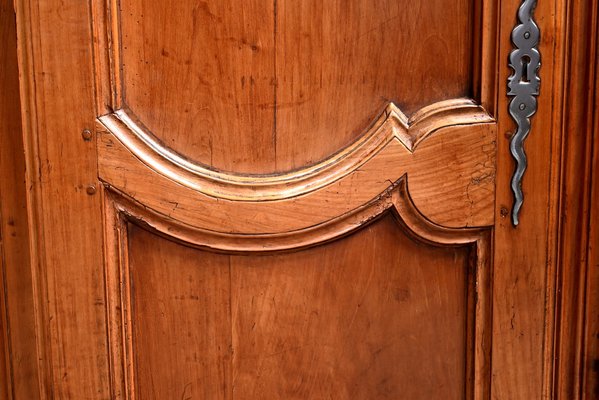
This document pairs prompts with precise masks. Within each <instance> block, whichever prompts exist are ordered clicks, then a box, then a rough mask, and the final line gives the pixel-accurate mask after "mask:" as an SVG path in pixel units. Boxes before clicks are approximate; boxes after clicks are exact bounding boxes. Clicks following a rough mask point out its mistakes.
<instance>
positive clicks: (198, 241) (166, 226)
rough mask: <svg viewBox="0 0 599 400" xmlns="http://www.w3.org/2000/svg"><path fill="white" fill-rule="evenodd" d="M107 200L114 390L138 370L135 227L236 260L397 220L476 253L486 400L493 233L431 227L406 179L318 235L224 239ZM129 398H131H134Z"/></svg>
mask: <svg viewBox="0 0 599 400" xmlns="http://www.w3.org/2000/svg"><path fill="white" fill-rule="evenodd" d="M101 193H102V196H103V198H104V201H103V203H104V218H105V220H106V223H105V224H104V226H105V242H104V243H105V254H106V257H107V261H106V265H107V270H106V291H107V298H108V301H107V312H108V328H109V335H110V343H114V344H115V345H114V346H111V349H110V363H111V371H112V372H111V373H112V374H113V378H114V379H113V382H114V386H113V390H114V391H115V392H116V393H119V394H121V395H126V394H127V393H129V394H131V391H133V390H134V385H133V381H134V378H133V377H134V369H133V363H132V362H130V360H132V356H133V348H132V340H131V338H132V332H131V324H130V323H128V322H126V321H129V318H130V311H129V309H130V306H129V305H130V304H131V298H130V292H129V287H130V286H129V285H130V282H129V272H128V270H129V266H128V264H129V263H128V253H127V252H128V250H127V249H128V235H127V226H128V223H130V222H132V223H136V224H139V225H142V226H144V227H145V228H147V229H149V230H150V231H153V232H154V233H157V234H159V235H162V236H165V237H167V238H169V239H173V240H175V241H179V242H181V243H183V244H186V245H192V246H195V247H199V248H207V249H209V250H212V251H224V252H228V253H230V252H235V253H240V252H241V253H248V252H251V253H255V252H258V253H260V252H272V251H284V250H295V249H302V248H307V247H310V246H313V245H316V244H319V243H324V242H327V241H331V240H335V239H338V238H342V237H344V236H345V235H348V234H351V233H353V232H354V231H356V230H358V229H360V228H362V227H364V226H365V225H366V224H367V223H369V222H370V221H374V220H375V219H376V218H378V217H380V216H381V215H383V214H385V213H387V212H392V213H393V215H394V216H395V217H396V220H397V222H398V224H399V225H400V227H398V229H400V228H401V227H403V228H404V231H405V232H406V233H407V234H409V235H410V236H412V237H414V238H415V239H416V240H419V241H422V242H425V243H428V244H430V245H436V246H438V245H444V246H468V245H472V246H473V250H472V262H471V268H472V270H470V271H468V273H467V275H468V279H469V282H470V284H469V286H470V287H472V288H473V290H474V293H473V294H472V296H468V310H469V312H468V321H469V322H468V325H469V327H471V328H470V329H468V333H467V336H468V338H467V347H468V354H473V357H468V360H467V366H466V368H467V371H468V372H467V376H466V387H467V393H468V397H469V398H472V399H474V400H484V399H486V398H487V397H488V393H489V391H490V353H491V307H492V305H491V298H492V285H491V277H492V263H491V257H490V251H491V235H492V233H491V229H489V228H466V229H451V228H446V227H441V226H439V225H436V224H434V223H432V222H430V221H429V220H428V219H426V217H425V216H424V215H422V214H421V213H420V212H419V211H418V209H417V208H416V206H415V204H414V202H413V201H412V199H411V197H410V195H409V192H408V185H407V177H402V178H401V179H400V180H399V181H398V182H396V184H394V185H393V186H392V187H390V188H389V190H387V191H385V192H384V193H382V194H381V196H379V197H378V198H377V199H374V200H373V201H371V202H369V203H368V204H367V205H365V206H363V207H360V208H359V209H356V210H354V211H353V212H350V213H348V214H347V215H344V216H341V217H340V218H337V219H335V220H332V221H328V222H327V223H325V224H322V226H315V227H312V228H310V231H311V232H307V231H306V230H303V231H296V232H288V233H286V234H284V235H223V234H219V233H214V232H209V231H205V230H201V229H195V228H191V227H188V226H183V225H180V224H174V225H173V224H170V223H168V222H166V221H165V220H164V218H163V216H161V215H157V214H154V212H153V211H151V210H149V209H147V208H145V207H144V206H143V205H141V204H139V203H137V202H135V201H134V200H132V199H128V198H127V197H126V196H124V195H123V194H121V193H118V192H116V191H114V190H113V189H111V188H107V189H106V188H105V189H103V190H102V192H101ZM127 397H128V396H127Z"/></svg>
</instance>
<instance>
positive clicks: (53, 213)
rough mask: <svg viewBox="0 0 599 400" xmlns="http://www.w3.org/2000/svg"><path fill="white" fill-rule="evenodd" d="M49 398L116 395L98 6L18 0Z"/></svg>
mask: <svg viewBox="0 0 599 400" xmlns="http://www.w3.org/2000/svg"><path fill="white" fill-rule="evenodd" d="M14 3H15V8H16V15H17V34H18V35H17V36H18V44H19V50H18V51H19V72H20V74H21V78H20V87H21V98H22V99H23V101H22V104H21V109H22V115H23V139H24V148H25V154H26V166H27V174H26V187H27V190H28V191H27V208H28V212H29V215H28V217H29V221H28V230H29V235H30V240H31V268H32V282H33V294H34V312H35V315H36V321H35V322H36V346H37V348H38V354H37V360H36V368H37V370H38V373H39V375H40V376H39V387H40V391H41V393H40V396H41V398H43V399H48V398H51V399H105V398H109V396H110V388H109V379H108V377H109V374H108V349H107V340H106V338H107V333H106V317H105V307H106V305H105V288H104V268H103V254H102V225H101V224H100V223H99V221H101V219H102V209H101V204H100V197H99V196H90V195H88V194H86V190H85V188H86V186H87V185H90V184H94V185H97V175H98V174H97V155H96V152H95V148H94V146H93V145H92V142H86V141H84V140H83V139H82V137H81V131H82V130H83V129H84V128H89V129H91V130H93V121H94V119H95V116H96V112H95V110H94V104H95V101H94V79H93V62H92V48H91V45H90V38H91V24H90V21H89V20H88V19H87V17H86V16H89V15H90V8H89V7H90V5H89V4H88V3H86V2H69V3H60V2H53V1H48V2H29V1H27V0H17V1H15V2H14Z"/></svg>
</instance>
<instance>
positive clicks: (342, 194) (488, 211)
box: [98, 99, 495, 234]
mask: <svg viewBox="0 0 599 400" xmlns="http://www.w3.org/2000/svg"><path fill="white" fill-rule="evenodd" d="M100 121H101V125H100V126H99V128H98V130H99V131H100V134H99V138H98V156H99V163H98V166H99V175H100V179H101V180H102V181H103V182H105V184H107V185H109V186H111V187H113V188H114V189H116V190H118V191H120V192H122V193H123V194H125V195H128V196H129V197H131V198H133V199H135V200H136V201H138V202H140V203H141V204H143V205H144V206H146V207H148V208H150V209H152V210H153V211H154V212H156V213H158V214H160V215H163V216H164V218H166V219H168V220H169V221H171V222H177V223H179V224H183V225H188V226H191V227H194V228H199V229H204V230H211V231H215V232H221V233H236V234H283V233H286V232H293V231H301V230H306V229H308V228H311V227H313V226H317V225H321V224H324V223H326V222H327V221H330V220H333V219H336V218H339V217H341V216H342V215H345V214H347V213H349V212H352V211H353V210H356V209H359V208H360V207H364V206H365V205H366V204H368V203H369V202H371V201H373V199H375V198H377V197H378V196H380V195H381V193H384V192H385V191H388V190H389V189H390V188H392V187H393V186H394V185H395V184H396V182H397V181H398V180H399V179H400V178H401V177H402V176H404V175H406V174H407V175H408V176H409V178H410V194H411V196H412V198H413V200H414V202H415V204H416V205H417V207H418V208H419V209H420V211H421V212H423V213H424V214H425V215H427V218H429V219H431V220H432V221H433V222H435V223H437V224H440V225H445V226H449V227H466V226H488V225H491V224H492V223H493V214H494V213H493V204H494V203H493V202H494V196H493V193H494V190H495V188H494V174H495V171H494V168H495V161H494V160H495V130H494V126H495V125H494V124H492V123H491V122H492V121H493V120H492V118H491V117H490V116H489V115H488V114H486V113H485V111H484V110H483V109H482V108H481V107H480V106H478V105H476V104H475V103H474V102H473V101H471V100H467V99H459V100H451V101H444V102H441V103H437V104H435V105H433V106H430V107H426V108H424V109H422V110H421V111H420V112H418V113H417V114H415V116H414V117H413V118H411V119H408V118H406V117H405V115H404V114H403V113H401V111H399V110H398V109H397V108H396V107H395V106H393V105H390V106H389V107H388V108H387V110H386V111H385V112H384V113H383V115H381V116H380V118H378V119H377V121H376V122H375V123H374V124H373V126H372V128H371V129H370V130H369V131H368V132H367V133H366V134H365V135H364V136H363V137H361V138H360V139H359V140H358V141H356V142H355V143H354V144H352V145H350V146H349V147H348V148H346V149H344V150H342V151H341V152H339V153H337V154H335V155H333V156H332V157H330V158H329V159H327V160H325V161H323V162H322V163H319V164H317V165H314V166H310V167H307V168H304V169H300V170H297V171H294V172H291V173H287V174H281V175H270V176H264V175H263V176H252V175H235V174H227V173H222V172H218V171H214V170H210V169H209V168H206V167H204V166H200V165H198V164H194V163H192V162H190V161H187V160H185V159H184V158H183V157H182V156H180V155H177V154H176V153H174V152H172V151H170V150H169V149H167V148H166V147H164V146H162V145H160V143H159V142H158V141H157V140H156V139H155V138H153V137H152V136H151V135H150V134H148V133H146V132H144V131H143V130H142V129H141V128H140V127H139V125H138V124H137V123H135V122H134V121H133V120H132V119H131V118H129V117H128V115H127V114H126V113H125V112H117V113H115V114H111V115H108V116H105V117H102V118H101V119H100ZM432 176H435V177H436V178H437V179H434V180H431V177H432ZM439 177H441V178H443V179H439ZM439 182H441V183H439ZM355 188H359V189H360V190H355Z"/></svg>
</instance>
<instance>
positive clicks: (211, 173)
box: [99, 98, 493, 201]
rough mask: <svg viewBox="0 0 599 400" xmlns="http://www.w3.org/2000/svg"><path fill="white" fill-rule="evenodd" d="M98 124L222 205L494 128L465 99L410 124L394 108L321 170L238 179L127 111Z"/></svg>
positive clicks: (307, 187)
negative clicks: (445, 137) (449, 135)
mask: <svg viewBox="0 0 599 400" xmlns="http://www.w3.org/2000/svg"><path fill="white" fill-rule="evenodd" d="M99 120H100V121H101V122H102V124H103V125H104V127H105V129H107V130H108V131H109V132H111V133H112V134H113V135H114V136H115V137H116V138H117V139H118V140H119V141H120V142H121V143H122V144H123V145H124V146H125V147H126V148H127V149H128V150H129V151H131V153H133V154H134V155H135V156H136V157H137V158H138V159H140V160H141V161H142V162H143V163H144V164H145V165H147V166H148V167H150V168H151V169H152V170H154V171H156V172H158V173H160V174H163V175H165V176H167V177H168V178H170V179H172V180H173V181H175V182H177V183H179V184H181V185H183V186H186V187H188V188H191V189H194V190H197V191H199V192H201V193H204V194H206V195H208V196H214V197H219V198H222V199H228V200H256V199H260V200H264V201H265V200H280V199H286V198H290V197H294V196H298V195H303V194H306V193H309V192H311V191H313V190H317V189H319V188H322V187H323V186H326V185H328V184H330V183H331V182H334V181H336V180H338V179H340V178H342V177H344V176H346V175H347V174H349V173H350V172H352V171H354V170H356V169H357V168H359V167H360V165H362V164H363V163H364V162H366V161H368V160H369V159H370V158H371V157H372V156H373V155H374V154H376V153H377V152H379V151H380V150H381V149H382V148H383V147H385V146H386V145H387V144H388V142H389V141H391V140H393V139H394V138H396V139H398V140H399V141H400V142H401V143H402V144H403V145H404V146H405V148H406V149H407V150H408V151H409V152H411V153H412V152H414V150H415V149H416V147H417V146H418V144H419V143H420V142H421V141H422V140H424V139H425V138H426V137H427V136H429V135H430V134H432V133H433V132H435V131H437V130H438V129H441V128H445V127H449V126H456V125H470V124H477V123H489V122H493V118H491V117H490V116H489V115H488V114H487V113H486V112H485V110H484V109H483V108H482V107H481V106H480V105H477V104H476V103H475V102H474V101H472V100H470V99H465V98H464V99H453V100H446V101H442V102H438V103H435V104H432V105H430V106H427V107H424V108H422V109H421V110H419V111H418V112H417V113H415V114H414V115H413V116H412V117H411V118H408V117H407V116H406V115H405V114H404V113H403V112H401V110H400V109H399V108H397V107H396V106H395V105H394V104H393V103H390V104H389V105H388V106H387V108H386V109H385V111H384V112H383V113H382V114H381V115H380V116H379V118H377V120H376V121H375V122H374V123H373V124H372V126H371V128H370V129H369V130H368V131H367V132H366V133H365V134H364V135H363V136H361V137H360V138H359V139H358V140H357V141H355V142H354V143H353V144H351V145H350V146H348V147H347V148H345V149H343V150H342V151H340V152H338V153H336V154H334V155H332V156H331V157H329V158H328V159H326V160H324V161H321V162H320V163H318V164H315V165H312V166H309V167H306V168H302V169H300V170H297V171H294V172H291V173H284V174H280V175H240V174H234V173H225V172H220V171H216V170H214V169H211V168H210V167H207V166H204V165H201V164H198V163H194V162H193V161H190V160H188V159H186V158H185V157H184V156H183V155H180V154H178V153H177V152H175V151H173V150H171V149H169V148H168V147H166V146H164V145H163V144H162V143H161V142H160V140H159V139H158V138H156V137H155V136H154V135H153V134H151V133H150V132H148V131H147V130H146V129H145V128H144V127H143V124H142V123H141V122H140V121H139V120H138V119H137V118H136V117H135V116H132V113H131V111H129V110H125V109H121V110H117V111H116V112H114V113H112V114H108V115H104V116H102V117H100V118H99Z"/></svg>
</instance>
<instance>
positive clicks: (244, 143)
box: [118, 0, 475, 173]
mask: <svg viewBox="0 0 599 400" xmlns="http://www.w3.org/2000/svg"><path fill="white" fill-rule="evenodd" d="M119 10H120V13H119V16H118V18H119V19H120V22H119V26H120V29H121V43H120V46H121V52H122V55H121V63H122V86H123V87H122V92H123V97H124V99H123V101H124V103H125V104H127V105H128V107H129V108H130V109H131V110H132V111H133V113H135V114H136V115H137V116H138V117H139V118H140V119H141V120H142V121H143V123H144V124H145V126H146V127H147V128H148V129H149V130H150V131H152V132H153V133H155V134H156V136H158V137H159V138H160V139H161V140H162V141H164V142H165V143H166V144H167V145H168V146H170V147H172V148H173V149H174V150H176V151H178V152H180V153H181V154H183V155H185V156H187V157H189V158H190V159H192V160H196V161H198V162H200V163H202V164H205V165H208V166H211V167H214V168H217V169H223V170H227V171H234V172H251V173H270V172H280V171H288V170H292V169H295V168H300V167H303V166H305V165H309V164H313V163H316V162H318V161H320V160H322V159H324V158H326V157H328V156H329V155H330V154H332V153H334V152H336V151H338V150H339V149H341V148H344V147H345V146H347V145H348V144H349V143H351V142H352V141H353V140H355V139H356V138H357V137H358V136H359V135H360V134H361V133H362V132H364V131H365V130H366V129H367V128H368V127H369V125H370V124H371V123H372V120H373V117H374V116H376V115H378V114H379V113H381V112H382V111H383V110H384V108H385V107H386V106H387V104H388V103H389V102H391V101H393V102H395V103H396V104H397V105H398V106H399V107H401V108H402V110H404V111H405V112H406V113H408V114H412V113H414V112H416V111H417V110H418V109H419V108H421V107H424V106H426V105H429V104H431V103H434V102H437V101H440V100H446V99H452V98H456V97H463V96H471V95H472V94H471V92H472V83H471V82H472V71H473V63H472V53H473V44H472V43H473V38H472V35H473V33H472V29H471V27H472V25H473V22H474V20H475V16H474V6H473V2H472V1H470V0H458V1H445V0H434V1H428V2H427V3H426V4H424V3H423V4H413V2H410V1H408V0H401V1H398V0H393V1H390V0H385V1H378V2H375V3H372V2H370V1H365V0H351V1H346V0H344V1H339V0H338V1H327V2H321V1H314V0H313V1H302V2H297V1H281V0H278V1H274V2H273V1H270V2H267V1H250V2H248V1H243V2H241V1H235V0H228V1H208V2H200V3H193V2H189V1H161V2H152V1H145V0H126V1H120V2H119ZM406 10H409V12H406ZM448 20H450V21H452V23H451V24H448V23H446V21H448ZM424 21H426V23H423V22H424Z"/></svg>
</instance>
